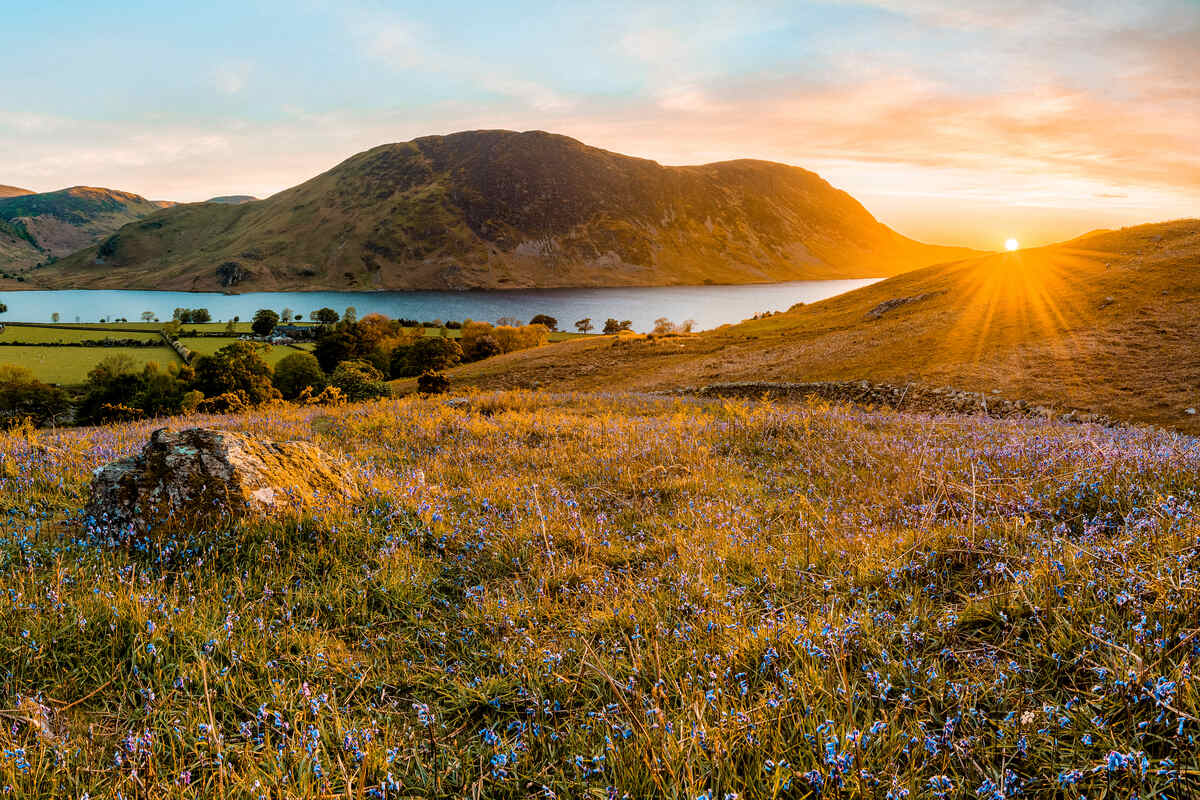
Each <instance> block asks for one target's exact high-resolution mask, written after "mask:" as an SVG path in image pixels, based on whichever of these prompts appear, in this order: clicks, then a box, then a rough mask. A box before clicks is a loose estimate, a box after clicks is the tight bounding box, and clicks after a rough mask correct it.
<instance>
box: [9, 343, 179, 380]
mask: <svg viewBox="0 0 1200 800" xmlns="http://www.w3.org/2000/svg"><path fill="white" fill-rule="evenodd" d="M118 354H119V355H127V356H129V357H130V358H132V359H133V360H134V362H135V363H136V364H139V365H141V364H146V363H148V362H151V361H155V362H157V363H158V364H159V365H161V366H166V365H167V364H172V363H179V356H177V355H176V354H175V351H174V350H172V349H170V348H169V347H167V346H166V345H164V346H162V347H38V346H37V345H31V346H29V347H19V346H18V347H0V364H17V365H19V366H22V367H26V368H28V369H30V370H32V371H33V374H34V375H36V376H37V377H38V379H39V380H42V381H45V382H46V383H57V384H63V385H71V384H77V383H83V382H84V381H85V380H86V379H87V374H88V371H89V370H91V369H92V367H94V366H96V365H97V364H99V363H100V362H101V361H102V360H103V359H105V358H108V357H110V356H115V355H118Z"/></svg>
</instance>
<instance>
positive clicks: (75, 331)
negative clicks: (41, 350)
mask: <svg viewBox="0 0 1200 800" xmlns="http://www.w3.org/2000/svg"><path fill="white" fill-rule="evenodd" d="M95 327H97V328H100V327H103V328H105V329H106V330H87V329H85V328H71V327H67V326H50V325H47V326H45V327H42V326H38V327H26V326H24V325H5V326H4V330H3V331H0V342H34V343H42V342H82V341H86V340H88V339H92V340H103V339H140V340H145V341H154V340H156V339H157V340H159V341H161V340H162V337H161V336H159V334H158V332H157V331H153V332H151V331H124V330H118V329H117V328H116V326H107V325H106V326H100V325H97V326H95Z"/></svg>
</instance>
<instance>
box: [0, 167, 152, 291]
mask: <svg viewBox="0 0 1200 800" xmlns="http://www.w3.org/2000/svg"><path fill="white" fill-rule="evenodd" d="M6 188H7V189H12V187H6ZM13 191H14V192H16V193H8V194H7V195H6V196H4V197H0V271H6V272H17V271H19V270H25V269H28V268H29V267H32V266H34V265H35V264H40V263H43V262H45V261H47V260H49V259H50V258H58V257H62V256H66V255H70V254H71V253H73V252H75V251H76V250H79V249H80V248H83V247H88V246H89V245H93V244H95V243H96V242H98V241H100V240H101V239H103V238H104V237H106V236H108V235H109V234H111V233H112V232H113V231H115V230H117V229H118V228H120V227H121V226H122V225H125V224H126V223H129V222H133V221H135V220H139V219H142V218H144V217H147V216H149V215H150V214H153V213H155V212H158V211H160V210H162V206H161V204H159V203H154V202H151V201H149V200H147V199H145V198H144V197H142V196H140V195H136V194H133V193H132V192H123V191H119V190H117V189H103V188H97V187H94V186H73V187H71V188H69V189H60V190H59V191H55V192H41V193H35V192H26V191H24V190H21V189H15V190H13ZM0 194H4V192H0Z"/></svg>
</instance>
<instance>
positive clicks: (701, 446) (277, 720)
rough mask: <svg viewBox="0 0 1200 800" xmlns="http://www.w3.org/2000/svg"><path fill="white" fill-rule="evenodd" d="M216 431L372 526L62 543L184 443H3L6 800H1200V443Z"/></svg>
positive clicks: (596, 422)
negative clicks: (108, 494) (329, 494)
mask: <svg viewBox="0 0 1200 800" xmlns="http://www.w3.org/2000/svg"><path fill="white" fill-rule="evenodd" d="M204 422H205V424H211V425H219V426H222V427H228V428H231V429H237V430H245V431H249V432H252V433H254V434H256V435H260V436H264V437H268V438H271V439H276V440H285V439H307V440H314V441H316V442H317V443H318V444H320V445H321V447H323V448H324V449H326V450H328V451H330V452H331V453H334V454H335V455H339V456H342V457H346V458H349V459H352V461H353V464H354V471H355V474H356V476H357V479H358V480H360V481H361V482H362V483H363V485H364V487H365V489H366V496H365V498H364V499H363V500H362V501H361V502H359V503H356V504H354V505H352V506H343V504H341V503H334V502H330V503H329V504H327V505H325V506H323V507H318V508H316V509H315V510H313V511H312V512H309V513H306V514H304V515H293V516H284V517H281V518H279V519H276V520H274V521H262V520H259V521H247V522H244V523H240V524H235V525H230V526H223V527H222V528H220V529H219V530H211V531H189V530H188V529H187V528H186V527H180V528H179V529H177V530H175V529H164V530H162V531H160V532H158V534H157V535H156V536H155V537H153V541H151V542H148V543H146V544H144V545H142V546H134V547H128V548H127V547H120V546H114V545H113V544H112V543H111V542H109V541H108V540H107V539H106V538H105V537H103V536H100V535H98V534H96V533H94V532H93V531H91V530H90V529H88V528H87V527H86V525H84V526H83V527H82V528H80V527H72V521H71V520H72V517H73V515H75V514H76V513H77V512H78V509H79V506H80V502H81V497H82V495H83V491H84V487H85V486H86V484H87V481H88V479H89V477H90V471H91V470H92V469H93V468H94V467H96V466H99V465H100V464H103V463H105V462H107V461H109V460H111V459H113V458H115V457H117V456H119V455H123V454H126V453H129V452H131V451H132V450H134V449H136V448H137V447H140V446H141V444H142V443H143V442H144V441H145V440H146V437H147V436H148V434H149V432H150V430H151V429H152V428H153V427H154V424H153V423H133V424H128V425H117V426H112V427H107V428H96V429H91V430H66V431H58V432H55V433H53V434H51V433H46V432H37V431H31V430H28V429H26V430H18V431H14V432H11V433H8V434H4V435H3V438H2V439H0V453H3V458H2V459H0V504H2V505H3V507H4V508H5V509H6V513H5V515H3V516H2V517H0V582H2V585H3V586H4V591H3V592H0V654H2V657H0V708H3V709H5V710H6V711H5V714H6V716H5V718H4V722H5V724H4V725H3V726H2V727H0V790H4V791H5V792H6V793H7V794H8V795H9V796H13V797H19V798H24V797H45V796H55V797H82V796H84V795H90V796H91V797H116V796H118V795H122V796H126V797H219V796H222V795H224V796H227V797H244V796H249V797H258V796H264V795H265V796H268V797H284V796H286V797H312V798H316V797H344V796H351V797H356V796H358V797H464V796H479V797H513V798H517V797H529V796H540V797H551V796H556V797H564V798H565V797H592V796H596V797H624V796H629V797H679V798H689V800H690V799H692V798H696V797H709V798H722V797H728V796H730V795H736V796H738V797H740V798H747V799H750V798H753V799H755V800H756V799H757V798H780V797H797V798H803V797H818V796H820V797H835V798H850V797H869V798H880V800H884V799H885V798H901V797H908V798H914V799H915V798H934V797H945V798H972V800H978V798H989V800H995V799H996V798H1000V797H1004V798H1043V797H1064V798H1079V797H1085V796H1086V797H1089V798H1095V797H1122V798H1125V797H1133V796H1137V797H1143V798H1149V797H1170V798H1185V797H1195V796H1197V790H1198V789H1200V787H1198V786H1197V774H1198V771H1200V756H1198V755H1197V754H1198V752H1200V750H1198V748H1197V747H1196V746H1195V737H1196V736H1197V734H1198V733H1200V722H1198V721H1197V720H1198V719H1200V692H1198V691H1197V689H1198V686H1197V679H1196V677H1195V664H1196V660H1197V658H1198V657H1200V640H1198V639H1197V637H1196V635H1195V631H1196V618H1197V614H1198V613H1200V592H1197V587H1198V586H1200V536H1198V535H1197V519H1196V503H1197V499H1198V497H1197V491H1198V484H1200V448H1197V447H1196V446H1195V444H1196V443H1195V441H1194V440H1193V439H1189V438H1186V437H1181V436H1178V435H1175V434H1170V433H1165V432H1156V431H1150V430H1137V429H1119V430H1109V429H1102V428H1098V427H1093V426H1068V425H1058V424H1049V423H1033V422H1029V421H1020V422H1016V421H989V420H984V419H968V418H961V419H953V418H940V419H934V418H929V417H922V416H916V415H901V414H896V413H891V412H869V411H864V410H859V409H854V408H847V407H840V406H835V407H819V406H807V405H787V406H784V405H769V404H758V403H752V402H743V401H709V402H700V401H693V400H686V399H679V398H650V397H645V396H632V397H631V396H620V395H614V396H606V397H583V396H569V397H562V396H560V397H555V396H550V395H543V394H532V393H519V394H497V395H474V396H470V397H468V398H466V399H465V401H464V402H461V403H458V404H455V405H454V406H450V405H448V404H446V403H445V401H444V400H443V399H441V398H437V397H434V398H428V399H420V398H416V397H413V398H405V399H400V400H391V401H384V402H380V403H374V404H370V405H360V406H348V407H345V408H334V407H330V406H323V407H312V408H304V407H299V406H282V405H279V406H271V407H268V408H267V409H264V410H261V411H256V412H249V413H247V414H245V415H242V416H225V417H218V418H213V419H210V420H205V421H204ZM1064 485H1071V486H1075V487H1078V491H1079V493H1080V496H1081V497H1082V498H1085V499H1084V500H1083V501H1081V502H1079V503H1076V504H1072V503H1070V502H1066V500H1065V498H1066V497H1067V496H1068V494H1067V493H1065V492H1064V491H1063V490H1062V487H1063V486H1064ZM1093 487H1098V489H1097V488H1093ZM1095 497H1103V498H1105V500H1104V501H1103V502H1100V503H1097V502H1093V501H1092V500H1091V499H1087V498H1095ZM1115 511H1119V514H1118V513H1114V512H1115ZM34 704H36V705H34ZM39 707H41V708H44V709H45V712H44V713H43V712H42V711H39V710H38V708H39ZM17 709H24V710H21V711H18V710H17ZM43 721H44V722H45V723H46V724H45V726H43V725H42V724H41V723H42V722H43Z"/></svg>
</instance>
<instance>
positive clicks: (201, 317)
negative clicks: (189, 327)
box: [192, 308, 212, 322]
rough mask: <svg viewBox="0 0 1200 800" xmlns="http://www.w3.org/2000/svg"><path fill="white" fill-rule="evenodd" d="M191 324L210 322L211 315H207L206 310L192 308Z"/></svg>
mask: <svg viewBox="0 0 1200 800" xmlns="http://www.w3.org/2000/svg"><path fill="white" fill-rule="evenodd" d="M192 322H212V314H210V313H208V309H207V308H193V309H192Z"/></svg>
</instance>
